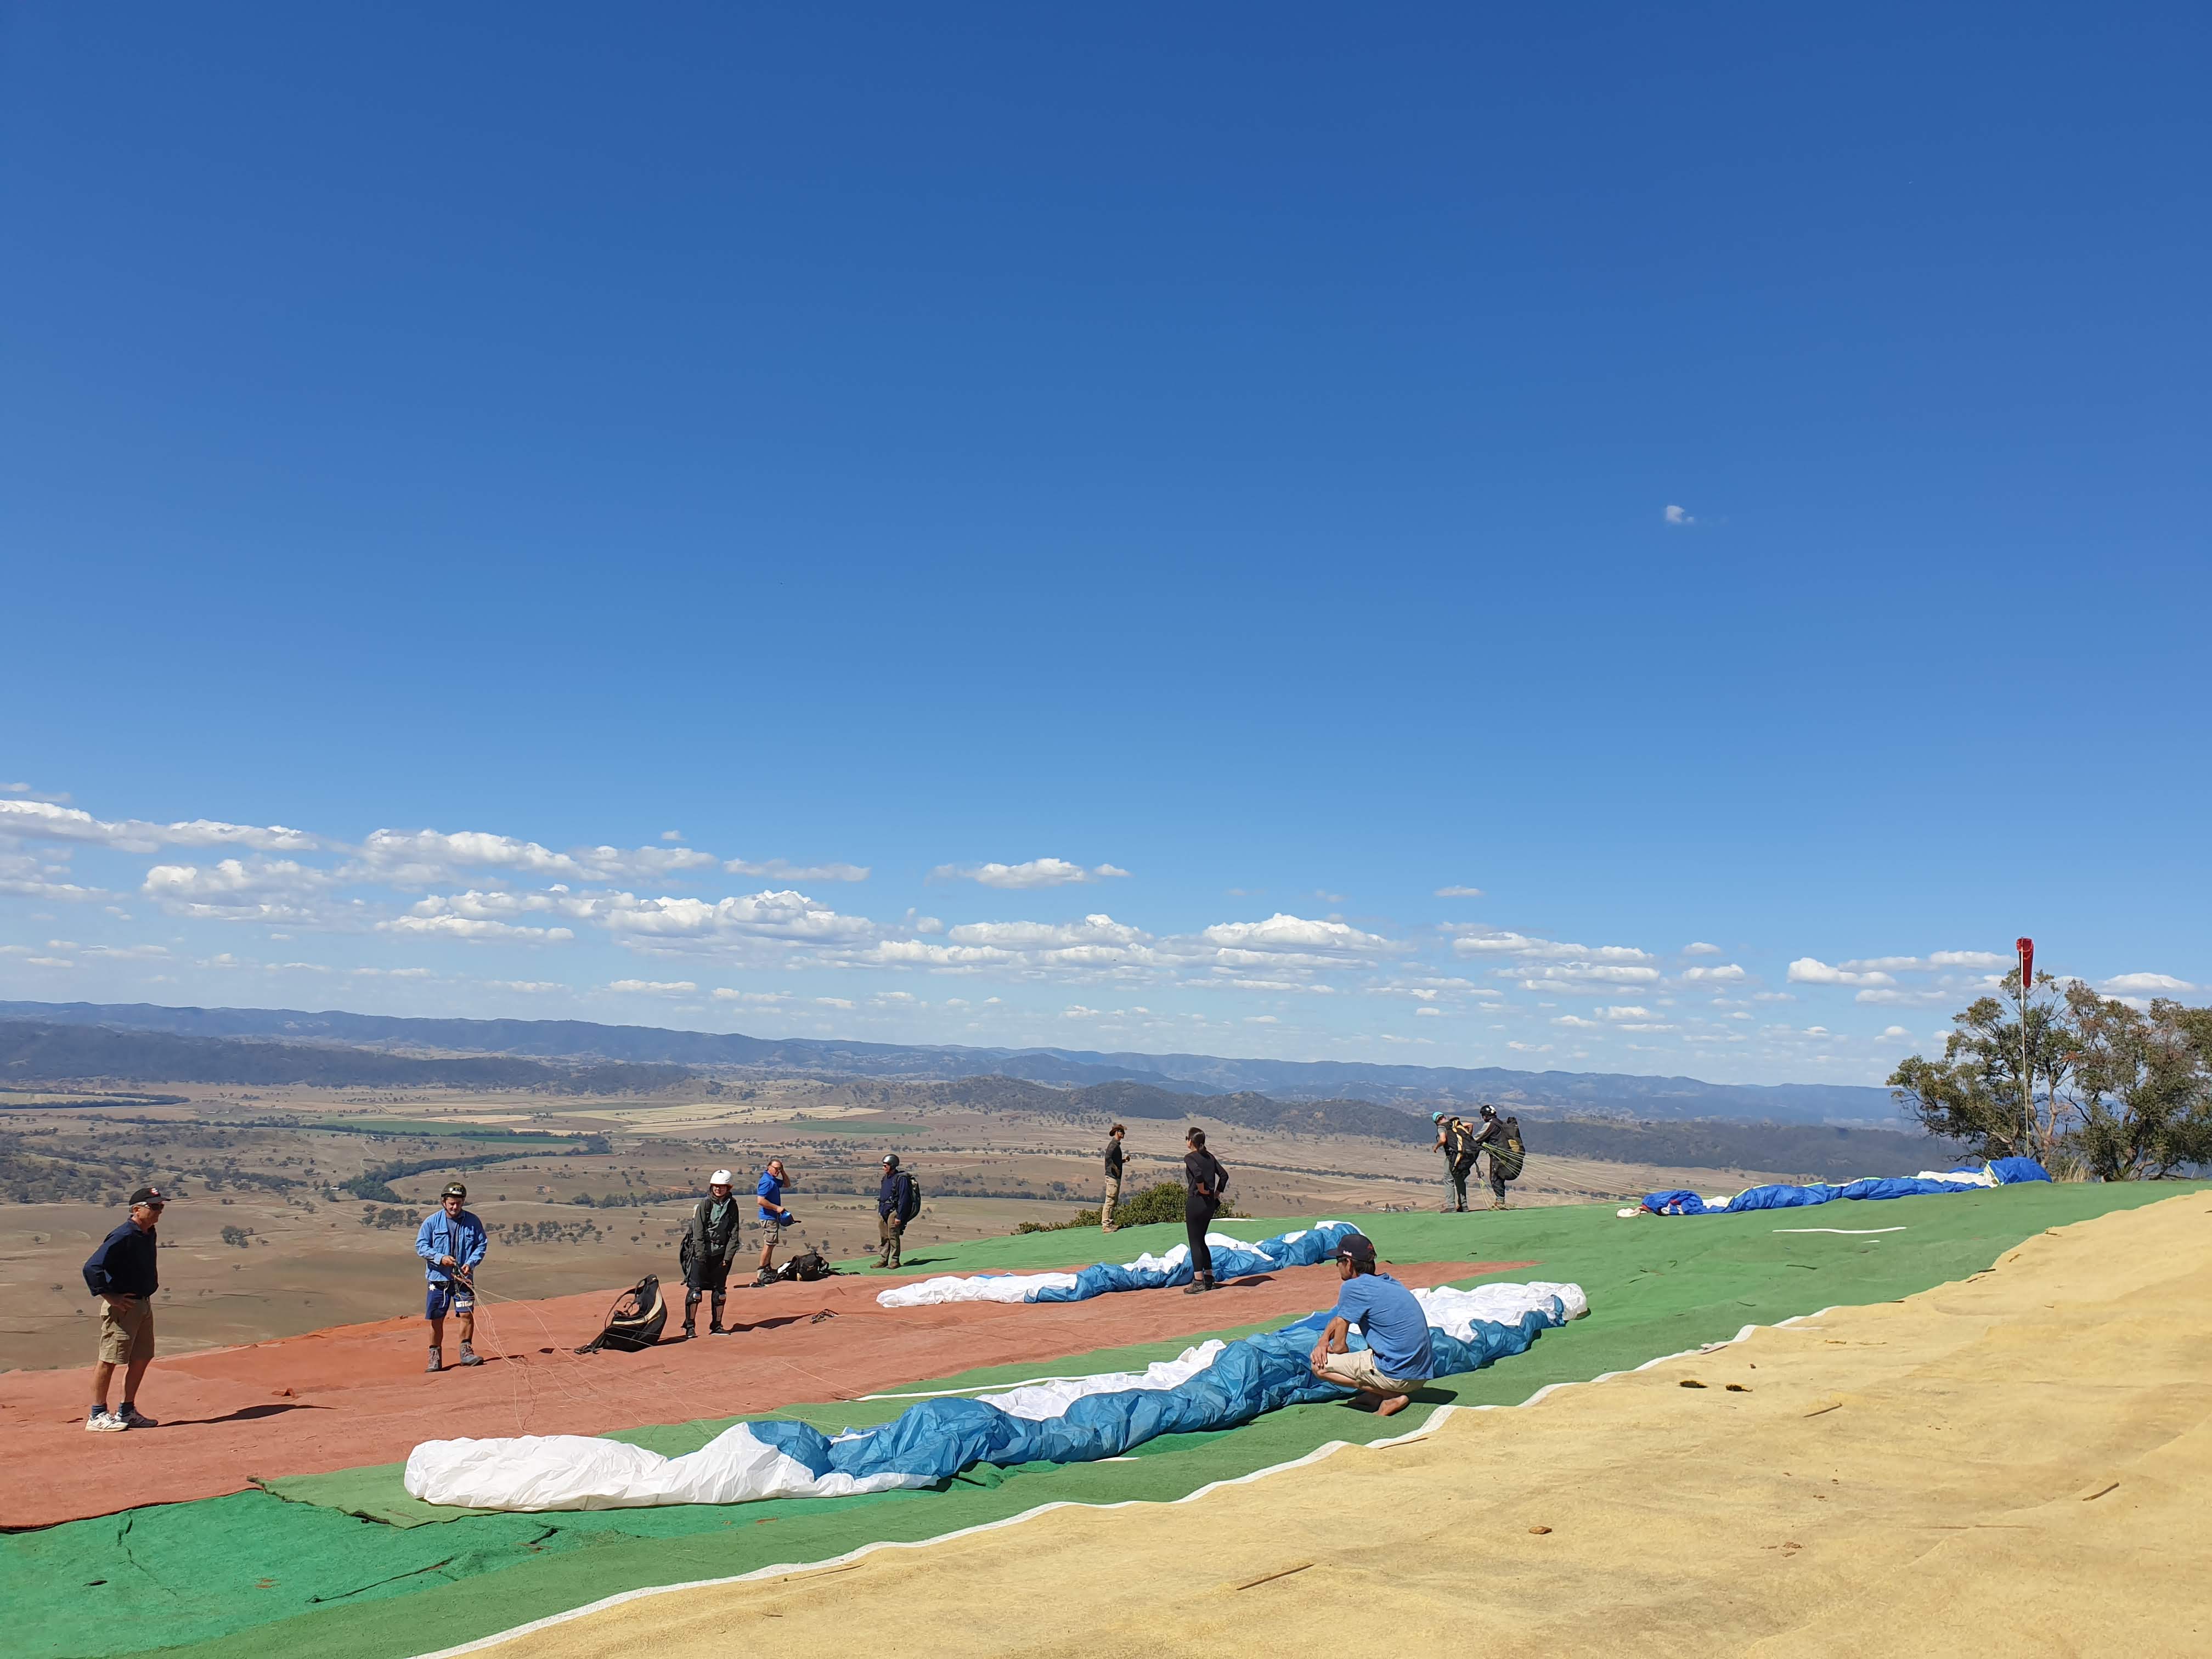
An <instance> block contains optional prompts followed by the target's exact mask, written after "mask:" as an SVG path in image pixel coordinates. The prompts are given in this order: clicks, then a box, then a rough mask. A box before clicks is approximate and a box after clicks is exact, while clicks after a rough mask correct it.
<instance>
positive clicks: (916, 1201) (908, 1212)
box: [898, 1170, 921, 1225]
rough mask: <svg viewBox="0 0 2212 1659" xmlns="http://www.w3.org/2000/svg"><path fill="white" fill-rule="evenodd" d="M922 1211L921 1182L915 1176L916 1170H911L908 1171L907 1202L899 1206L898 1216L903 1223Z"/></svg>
mask: <svg viewBox="0 0 2212 1659" xmlns="http://www.w3.org/2000/svg"><path fill="white" fill-rule="evenodd" d="M920 1214H921V1182H919V1181H916V1180H915V1178H914V1172H913V1171H912V1170H908V1171H907V1172H906V1202H905V1203H903V1204H902V1205H900V1206H899V1215H898V1218H899V1221H900V1223H901V1224H902V1225H903V1224H905V1223H907V1222H909V1221H911V1220H913V1219H914V1218H915V1217H916V1216H918V1215H920Z"/></svg>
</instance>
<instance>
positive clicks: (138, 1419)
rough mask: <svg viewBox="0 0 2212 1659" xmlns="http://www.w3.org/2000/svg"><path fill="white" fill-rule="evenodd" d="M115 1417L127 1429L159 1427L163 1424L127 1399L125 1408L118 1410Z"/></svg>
mask: <svg viewBox="0 0 2212 1659" xmlns="http://www.w3.org/2000/svg"><path fill="white" fill-rule="evenodd" d="M115 1417H116V1419H117V1420H118V1422H120V1423H121V1424H122V1425H123V1426H124V1427H125V1428H126V1429H158V1428H160V1427H161V1425H160V1424H159V1423H156V1422H155V1420H154V1419H152V1418H150V1417H149V1416H147V1415H146V1413H143V1412H142V1411H140V1410H139V1409H138V1408H137V1407H136V1406H134V1405H132V1404H131V1402H130V1401H127V1400H126V1401H124V1402H123V1409H122V1410H121V1411H119V1412H117V1413H115Z"/></svg>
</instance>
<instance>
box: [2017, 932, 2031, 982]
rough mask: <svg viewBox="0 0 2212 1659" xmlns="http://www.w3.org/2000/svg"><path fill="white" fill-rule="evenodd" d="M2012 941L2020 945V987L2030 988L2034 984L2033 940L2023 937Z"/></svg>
mask: <svg viewBox="0 0 2212 1659" xmlns="http://www.w3.org/2000/svg"><path fill="white" fill-rule="evenodd" d="M2014 943H2015V945H2018V946H2019V947H2020V988H2021V990H2022V991H2027V990H2031V989H2033V987H2034V985H2035V941H2034V940H2033V939H2015V941H2014Z"/></svg>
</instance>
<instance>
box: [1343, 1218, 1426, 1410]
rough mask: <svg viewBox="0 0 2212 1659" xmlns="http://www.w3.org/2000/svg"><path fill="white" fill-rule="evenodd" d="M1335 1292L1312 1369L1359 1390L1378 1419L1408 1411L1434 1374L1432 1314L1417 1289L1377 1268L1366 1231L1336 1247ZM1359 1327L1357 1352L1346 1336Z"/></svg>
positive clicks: (1349, 1235)
mask: <svg viewBox="0 0 2212 1659" xmlns="http://www.w3.org/2000/svg"><path fill="white" fill-rule="evenodd" d="M1336 1271H1337V1277H1338V1278H1339V1279H1342V1280H1343V1281H1344V1288H1343V1289H1342V1290H1340V1291H1338V1292H1337V1297H1336V1306H1335V1307H1334V1309H1333V1310H1330V1316H1329V1322H1328V1329H1327V1330H1325V1331H1323V1332H1322V1337H1321V1340H1320V1341H1318V1342H1316V1343H1315V1344H1314V1351H1313V1373H1314V1375H1315V1376H1318V1377H1319V1378H1321V1379H1322V1382H1324V1383H1337V1384H1339V1385H1340V1386H1342V1387H1344V1388H1347V1389H1358V1390H1359V1395H1360V1398H1361V1399H1362V1400H1364V1401H1370V1402H1372V1404H1373V1406H1374V1407H1375V1414H1376V1416H1377V1417H1389V1416H1391V1415H1393V1414H1395V1413H1398V1412H1401V1411H1403V1410H1405V1409H1406V1404H1407V1398H1408V1396H1410V1395H1412V1394H1413V1391H1414V1390H1415V1389H1418V1388H1419V1387H1420V1386H1421V1384H1422V1383H1425V1382H1427V1381H1428V1380H1429V1379H1430V1378H1431V1376H1435V1375H1436V1370H1437V1363H1436V1356H1435V1354H1434V1353H1433V1352H1431V1349H1430V1346H1429V1321H1428V1316H1427V1315H1425V1314H1424V1313H1423V1312H1422V1311H1421V1304H1419V1302H1417V1301H1415V1300H1414V1299H1413V1292H1412V1291H1409V1290H1407V1288H1406V1287H1405V1286H1404V1285H1401V1284H1400V1283H1399V1282H1398V1281H1397V1280H1396V1279H1393V1278H1391V1277H1390V1275H1389V1274H1388V1273H1376V1271H1375V1246H1374V1245H1373V1244H1372V1243H1370V1242H1369V1241H1368V1239H1367V1237H1366V1236H1365V1235H1364V1234H1363V1233H1346V1235H1345V1236H1344V1237H1343V1238H1342V1239H1341V1240H1340V1241H1339V1242H1338V1243H1337V1247H1336ZM1354 1325H1357V1326H1358V1328H1359V1333H1360V1334H1361V1335H1362V1336H1364V1337H1365V1338H1366V1339H1367V1347H1366V1350H1365V1351H1364V1352H1359V1353H1354V1352H1352V1351H1351V1344H1350V1342H1349V1340H1347V1339H1348V1338H1349V1336H1350V1334H1351V1331H1352V1327H1353V1326H1354Z"/></svg>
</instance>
